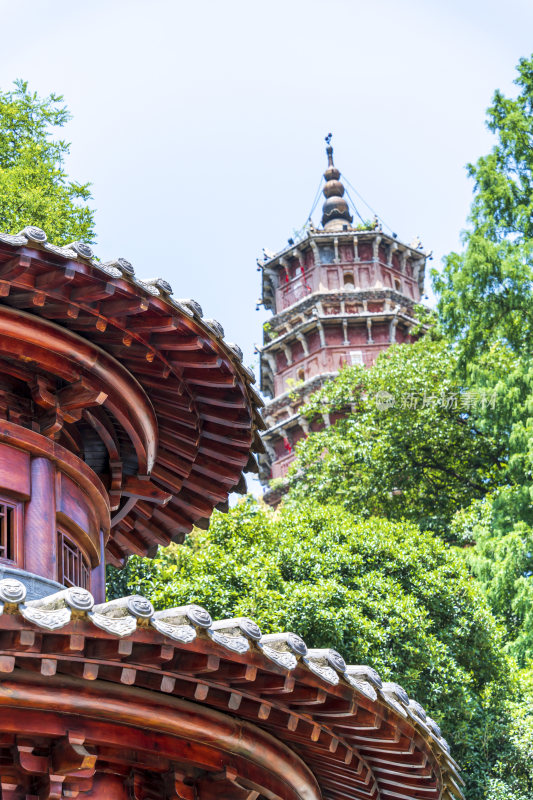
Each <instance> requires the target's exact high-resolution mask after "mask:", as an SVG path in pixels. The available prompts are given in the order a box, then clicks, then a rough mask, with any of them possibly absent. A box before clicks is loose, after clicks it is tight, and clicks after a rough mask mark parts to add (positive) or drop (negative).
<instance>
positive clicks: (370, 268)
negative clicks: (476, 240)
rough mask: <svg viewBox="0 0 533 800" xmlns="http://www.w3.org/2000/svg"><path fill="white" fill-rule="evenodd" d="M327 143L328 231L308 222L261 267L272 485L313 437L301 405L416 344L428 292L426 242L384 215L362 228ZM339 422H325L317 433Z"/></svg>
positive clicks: (267, 463)
mask: <svg viewBox="0 0 533 800" xmlns="http://www.w3.org/2000/svg"><path fill="white" fill-rule="evenodd" d="M326 142H327V148H326V153H327V159H328V165H327V169H326V171H325V173H324V179H325V183H324V188H323V193H324V196H325V202H324V205H323V209H322V222H321V227H320V228H315V227H314V226H313V225H312V224H310V225H309V226H308V227H307V229H306V230H305V234H304V235H303V236H302V237H301V238H300V239H299V240H298V241H294V240H293V239H289V244H288V247H286V248H284V249H283V250H282V251H280V252H279V253H277V254H276V255H267V256H266V257H265V258H264V259H263V260H262V261H259V262H258V266H259V268H260V269H261V272H262V297H261V303H262V304H263V305H264V307H265V308H267V309H269V310H270V311H272V315H273V316H272V317H271V318H270V319H269V321H268V323H267V324H266V325H265V326H264V339H263V345H262V347H261V348H260V369H261V390H262V392H263V394H264V395H266V396H267V397H268V398H270V400H269V402H268V403H267V405H266V408H265V410H264V417H265V421H266V424H267V430H266V431H265V433H264V434H263V437H262V438H263V443H264V445H265V451H266V452H265V453H264V454H262V455H260V457H259V465H260V479H261V481H262V483H264V484H268V483H269V481H270V480H272V479H280V478H281V479H283V478H284V477H285V475H286V474H287V470H288V468H289V466H290V464H291V463H292V461H293V460H294V457H295V452H294V450H295V446H296V443H297V442H298V441H300V439H302V438H304V437H305V436H306V435H307V434H308V432H309V430H310V426H309V422H308V420H307V419H306V418H305V417H303V416H302V415H301V413H300V407H301V406H302V405H303V404H304V403H305V402H306V401H307V400H308V399H309V397H310V395H311V394H312V393H313V392H315V391H316V390H317V389H319V388H320V387H321V386H323V384H324V383H325V382H326V381H328V380H330V379H331V378H333V377H335V375H336V374H337V373H338V371H339V370H340V369H341V367H342V366H343V365H345V364H348V365H354V364H357V365H362V366H366V367H369V366H371V365H372V364H373V363H374V361H375V359H376V357H377V355H378V353H380V352H381V351H382V350H385V349H386V348H387V347H389V346H390V345H391V344H394V343H395V342H397V343H403V342H410V341H412V340H413V336H412V330H413V327H414V326H415V324H416V319H415V316H414V310H413V309H414V306H415V305H416V304H417V303H418V302H419V301H420V298H421V295H422V292H423V286H424V275H425V267H426V258H427V256H426V255H425V253H423V252H422V250H421V247H420V245H419V243H418V242H416V243H414V244H412V245H409V246H408V245H405V244H402V243H401V242H399V241H398V239H397V237H396V234H391V235H388V234H386V233H385V232H384V231H383V230H382V226H381V225H380V223H379V220H378V219H377V217H376V218H375V219H374V221H373V222H372V223H362V224H360V225H357V226H354V224H353V217H352V214H351V213H350V209H349V206H348V203H347V201H346V199H345V187H344V185H343V183H342V181H341V180H340V177H341V175H340V172H339V170H338V169H337V167H336V166H335V164H334V162H333V147H332V146H331V134H329V135H328V136H327V137H326ZM331 422H332V420H331V419H329V417H328V415H327V414H324V417H323V420H321V421H319V422H316V423H313V424H312V425H311V429H313V430H314V429H317V428H318V427H319V426H323V425H326V426H327V425H329V424H331ZM279 498H280V490H279V488H278V489H276V490H273V489H271V490H267V491H266V493H265V499H266V500H267V502H270V503H272V504H275V503H276V502H277V501H278V500H279Z"/></svg>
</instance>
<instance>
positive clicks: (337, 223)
mask: <svg viewBox="0 0 533 800" xmlns="http://www.w3.org/2000/svg"><path fill="white" fill-rule="evenodd" d="M331 137H332V134H331V133H328V135H327V136H326V137H325V139H326V145H327V146H326V154H327V157H328V166H327V169H326V171H325V172H324V178H325V180H326V184H325V186H324V189H323V193H324V197H325V198H326V201H325V203H324V205H323V206H322V227H323V228H324V230H326V231H335V230H342V229H343V226H345V225H346V224H349V223H351V222H352V219H353V217H352V215H351V214H350V211H349V209H348V203H347V202H346V200H345V199H344V196H343V195H344V186H343V184H342V182H341V181H340V180H339V178H340V176H341V174H340V172H339V170H338V169H337V167H336V166H335V165H334V163H333V147H332V145H331Z"/></svg>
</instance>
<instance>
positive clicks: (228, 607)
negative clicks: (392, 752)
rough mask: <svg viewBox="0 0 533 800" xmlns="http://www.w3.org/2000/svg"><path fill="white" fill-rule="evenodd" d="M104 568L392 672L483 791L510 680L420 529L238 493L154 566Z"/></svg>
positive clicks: (155, 594)
mask: <svg viewBox="0 0 533 800" xmlns="http://www.w3.org/2000/svg"><path fill="white" fill-rule="evenodd" d="M112 574H113V577H112V578H111V586H112V589H113V592H114V593H116V594H117V595H120V594H125V593H128V592H140V593H141V594H144V595H146V596H149V597H151V599H152V601H153V602H154V604H155V605H156V606H158V607H170V606H174V605H182V604H184V603H189V602H195V603H199V604H200V605H203V606H205V607H206V608H207V609H208V610H209V611H210V612H211V613H212V614H213V616H214V617H218V618H225V617H228V616H230V617H231V616H241V615H243V616H250V617H252V618H253V619H255V620H256V621H257V622H258V624H259V625H260V627H261V628H262V630H263V632H264V633H267V632H270V631H280V630H293V631H295V632H297V633H299V634H300V635H301V636H302V637H303V638H304V639H305V640H306V642H307V643H308V645H309V646H312V647H335V648H336V649H338V650H339V651H340V652H341V653H342V654H343V656H344V657H345V658H346V659H347V660H348V662H350V663H366V664H371V665H372V666H373V667H375V668H377V669H378V670H379V671H380V673H381V674H382V676H383V677H384V678H385V679H394V680H398V681H399V682H400V683H401V684H402V685H404V686H405V687H406V689H407V691H408V692H409V693H410V694H411V696H413V697H416V698H417V699H418V700H419V701H420V702H422V703H423V704H424V705H425V706H426V708H427V709H428V711H429V713H431V714H432V715H433V716H434V717H435V719H437V720H438V721H439V724H442V726H443V730H444V731H445V735H446V736H447V737H449V739H450V741H451V743H452V744H453V747H454V755H455V756H456V757H457V758H458V759H459V760H460V761H461V763H462V765H463V766H464V767H465V768H466V770H465V771H466V773H467V774H469V775H470V781H471V786H472V789H473V791H474V794H472V795H471V797H472V798H474V797H475V798H477V797H481V796H482V795H481V794H479V793H478V794H476V792H478V791H479V792H480V791H481V789H479V787H480V786H481V784H482V783H483V781H484V776H485V772H486V769H487V767H486V762H487V757H489V758H492V759H495V758H496V753H497V752H499V751H500V749H501V747H503V743H504V741H505V738H506V721H505V716H504V713H503V710H502V702H503V696H504V695H505V694H509V693H510V694H512V692H513V678H512V675H511V671H510V667H509V662H508V660H507V658H506V656H505V654H504V653H503V646H502V639H501V630H500V628H499V627H498V625H497V624H496V623H495V621H494V619H493V617H492V615H491V614H490V612H489V610H488V607H487V604H486V601H485V600H484V598H483V596H482V593H481V591H480V589H479V587H478V586H477V584H476V582H475V581H473V580H472V579H471V578H470V577H469V575H468V573H467V570H466V568H465V565H464V563H463V559H462V558H461V557H460V556H459V555H456V554H454V553H453V552H452V551H451V549H450V548H449V547H448V546H446V545H445V544H444V543H442V542H441V541H440V540H439V539H438V538H436V537H435V536H433V535H432V534H431V533H423V532H421V531H420V530H419V529H418V528H417V527H416V526H414V525H412V524H409V523H403V524H400V523H395V522H391V521H387V520H384V519H375V518H372V519H369V520H366V521H365V522H357V521H356V520H355V519H354V517H353V516H352V515H350V514H349V513H347V512H343V511H340V510H339V509H338V508H336V507H333V506H329V505H325V506H320V505H318V504H316V503H312V502H307V503H306V502H302V503H300V504H298V505H287V506H284V507H282V508H281V510H280V511H279V512H277V513H274V512H272V511H271V510H267V509H265V508H264V507H262V506H260V505H258V504H257V503H256V502H254V501H253V500H251V499H248V500H245V501H243V502H241V503H240V504H239V505H238V506H237V507H236V508H234V509H232V510H231V511H230V512H229V513H228V514H226V515H222V514H215V515H214V517H213V520H212V523H211V527H210V529H209V531H206V532H201V531H197V532H195V533H194V534H193V535H191V536H189V537H188V538H187V539H186V541H185V544H184V545H183V546H174V547H171V548H169V549H168V550H165V551H162V552H161V554H160V556H159V557H158V558H157V559H156V560H155V561H154V562H149V561H146V560H144V561H143V560H142V559H137V558H132V559H131V560H130V562H129V565H128V569H127V572H126V573H116V572H115V571H112ZM487 752H489V753H490V755H489V756H487ZM476 787H477V788H476Z"/></svg>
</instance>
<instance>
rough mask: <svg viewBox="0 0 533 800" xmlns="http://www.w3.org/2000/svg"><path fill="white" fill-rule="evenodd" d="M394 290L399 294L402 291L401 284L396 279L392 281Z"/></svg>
mask: <svg viewBox="0 0 533 800" xmlns="http://www.w3.org/2000/svg"><path fill="white" fill-rule="evenodd" d="M394 288H395V289H396V291H397V292H401V290H402V284H401V283H400V281H399V280H398V278H395V279H394Z"/></svg>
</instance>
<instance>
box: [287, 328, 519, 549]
mask: <svg viewBox="0 0 533 800" xmlns="http://www.w3.org/2000/svg"><path fill="white" fill-rule="evenodd" d="M492 402H493V399H492V397H491V396H490V395H489V394H488V393H486V392H485V391H484V390H482V391H477V390H476V391H474V390H465V389H464V388H463V387H462V386H461V383H460V382H459V381H458V379H457V376H456V356H455V354H454V352H453V350H452V348H450V347H449V346H448V345H447V343H446V341H445V340H444V339H440V340H439V339H438V338H437V339H436V340H432V339H430V338H428V339H426V338H424V339H423V340H420V341H418V342H417V343H415V344H412V345H398V346H394V347H391V348H389V349H388V350H387V351H386V352H384V353H382V354H380V356H379V357H378V359H377V363H376V365H375V366H374V367H373V368H372V369H365V368H362V367H346V368H344V369H343V370H342V371H341V373H340V375H339V377H338V378H337V379H336V380H334V381H331V382H329V383H327V384H326V385H325V386H324V387H323V389H322V390H321V391H319V392H318V393H317V394H315V395H314V396H313V398H312V399H311V401H310V402H309V404H308V405H307V407H306V408H305V409H304V413H305V414H306V416H308V417H309V419H310V420H313V419H315V418H318V419H321V418H322V415H323V414H324V412H326V413H328V414H330V419H332V420H335V418H337V421H336V422H335V424H333V425H331V426H330V427H327V428H325V429H324V430H322V431H317V432H315V433H313V434H312V435H311V436H309V438H308V439H306V440H305V441H304V442H302V443H301V445H300V446H299V448H298V458H297V461H296V463H295V465H294V466H293V468H292V470H291V476H292V483H291V491H290V498H291V500H292V501H293V502H297V503H299V502H301V501H302V500H303V499H304V498H305V497H308V496H312V497H314V498H316V499H317V500H318V501H319V502H328V501H332V500H333V499H334V501H335V502H336V503H340V504H342V505H343V506H344V507H345V508H347V509H348V510H350V511H351V512H353V513H355V514H357V515H360V516H362V517H368V516H371V515H379V516H384V517H387V518H388V519H396V520H400V519H410V520H412V521H413V522H416V523H417V524H418V525H420V527H422V528H423V529H430V530H434V531H438V532H439V533H441V534H442V535H444V536H448V535H449V524H450V521H451V519H452V517H453V515H454V514H455V512H456V511H457V509H458V508H463V507H465V506H468V505H469V503H470V502H471V501H472V500H473V499H476V498H481V497H483V496H484V495H485V494H486V493H487V492H488V491H490V490H491V489H493V488H494V487H496V486H499V485H501V484H505V482H506V469H505V467H506V464H505V460H506V443H505V442H504V441H503V440H498V439H496V438H495V437H493V436H491V435H486V434H485V433H484V432H483V431H482V430H481V429H480V427H479V425H478V416H479V411H480V410H481V409H482V408H483V407H484V406H486V405H488V404H490V403H492ZM339 415H340V418H338V417H339Z"/></svg>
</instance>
